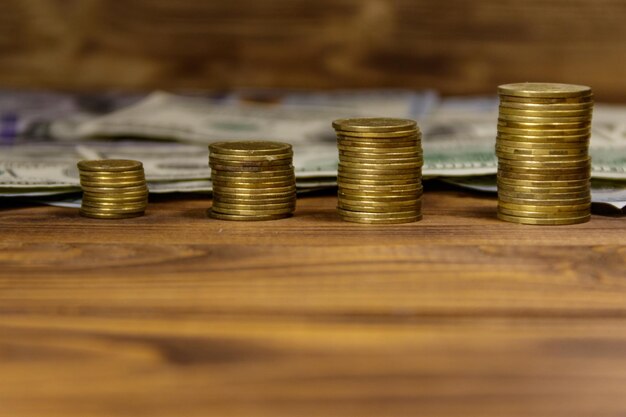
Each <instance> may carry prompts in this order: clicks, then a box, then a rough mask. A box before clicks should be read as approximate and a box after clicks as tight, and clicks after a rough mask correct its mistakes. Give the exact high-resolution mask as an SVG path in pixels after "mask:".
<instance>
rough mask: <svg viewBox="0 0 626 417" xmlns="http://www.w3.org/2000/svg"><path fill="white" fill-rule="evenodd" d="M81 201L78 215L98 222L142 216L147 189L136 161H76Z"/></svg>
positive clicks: (140, 164)
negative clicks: (81, 193)
mask: <svg viewBox="0 0 626 417" xmlns="http://www.w3.org/2000/svg"><path fill="white" fill-rule="evenodd" d="M78 170H79V172H80V186H81V187H82V189H83V201H82V204H81V207H80V214H81V215H83V216H85V217H92V218H98V219H124V218H128V217H137V216H141V215H143V213H144V211H145V210H146V207H147V205H148V187H147V186H146V177H145V175H144V171H143V165H142V163H141V162H139V161H131V160H126V159H104V160H93V161H80V162H79V163H78Z"/></svg>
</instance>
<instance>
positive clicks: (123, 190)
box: [81, 184, 148, 195]
mask: <svg viewBox="0 0 626 417" xmlns="http://www.w3.org/2000/svg"><path fill="white" fill-rule="evenodd" d="M81 188H82V189H83V191H89V192H91V193H101V194H107V195H108V194H117V193H120V194H123V195H130V194H137V193H145V194H147V193H148V187H147V186H146V185H145V184H144V185H141V186H136V187H90V186H86V185H81Z"/></svg>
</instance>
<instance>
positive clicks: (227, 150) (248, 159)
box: [209, 141, 296, 221]
mask: <svg viewBox="0 0 626 417" xmlns="http://www.w3.org/2000/svg"><path fill="white" fill-rule="evenodd" d="M292 161H293V151H292V149H291V145H289V144H287V143H281V142H268V141H238V142H219V143H213V144H211V145H209V165H210V167H211V181H212V182H213V206H212V207H211V208H210V209H209V216H210V217H213V218H215V219H221V220H244V221H245V220H248V221H252V220H276V219H282V218H285V217H289V216H291V215H292V214H293V212H294V210H295V208H296V177H295V173H294V169H293V165H292Z"/></svg>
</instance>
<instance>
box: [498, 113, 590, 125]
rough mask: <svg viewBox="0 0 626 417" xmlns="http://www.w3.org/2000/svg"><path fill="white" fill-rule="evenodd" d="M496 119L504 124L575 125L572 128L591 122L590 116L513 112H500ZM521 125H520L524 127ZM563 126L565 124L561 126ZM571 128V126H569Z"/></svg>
mask: <svg viewBox="0 0 626 417" xmlns="http://www.w3.org/2000/svg"><path fill="white" fill-rule="evenodd" d="M498 121H501V123H503V124H504V125H505V126H507V125H508V124H510V123H522V124H524V126H525V125H527V124H531V125H548V126H549V127H553V126H561V125H574V124H575V125H577V126H572V127H574V128H577V127H585V126H589V124H590V123H591V117H590V116H570V117H565V116H557V117H554V116H553V117H548V116H547V115H544V116H531V115H524V116H521V115H513V114H507V113H502V112H500V116H499V117H498ZM524 126H522V127H524ZM563 127H565V126H563ZM570 128H571V127H570Z"/></svg>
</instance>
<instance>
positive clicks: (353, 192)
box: [337, 184, 422, 200]
mask: <svg viewBox="0 0 626 417" xmlns="http://www.w3.org/2000/svg"><path fill="white" fill-rule="evenodd" d="M337 193H338V195H339V196H347V198H372V199H378V200H394V199H396V200H397V199H409V198H415V197H416V196H418V195H421V193H422V188H421V187H419V188H417V187H416V188H411V189H404V190H395V191H388V190H384V191H372V190H370V189H363V188H359V189H354V188H345V187H344V186H343V185H342V184H339V187H338V190H337Z"/></svg>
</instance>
